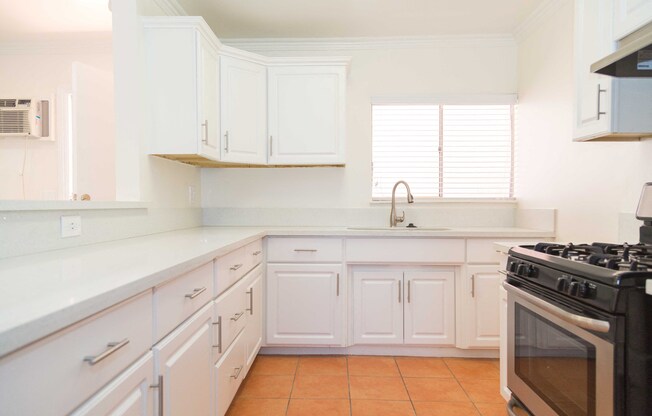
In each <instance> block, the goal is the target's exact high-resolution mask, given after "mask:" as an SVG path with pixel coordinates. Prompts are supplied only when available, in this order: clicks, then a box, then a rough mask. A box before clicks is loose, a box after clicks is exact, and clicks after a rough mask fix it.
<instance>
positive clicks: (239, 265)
mask: <svg viewBox="0 0 652 416" xmlns="http://www.w3.org/2000/svg"><path fill="white" fill-rule="evenodd" d="M240 267H242V264H236V265H235V266H231V270H233V271H236V270H238V269H239V268H240Z"/></svg>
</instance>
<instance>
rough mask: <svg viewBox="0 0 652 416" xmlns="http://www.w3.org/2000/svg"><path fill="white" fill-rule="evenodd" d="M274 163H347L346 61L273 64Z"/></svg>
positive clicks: (270, 107) (271, 151) (270, 87)
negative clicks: (339, 63) (293, 64)
mask: <svg viewBox="0 0 652 416" xmlns="http://www.w3.org/2000/svg"><path fill="white" fill-rule="evenodd" d="M268 97H269V105H268V111H269V124H268V125H269V129H268V134H269V155H268V163H269V164H271V165H342V164H344V163H345V157H344V152H345V140H344V136H345V129H346V124H345V111H346V109H345V103H346V66H345V65H344V64H341V65H316V64H315V65H296V66H271V67H270V68H269V69H268Z"/></svg>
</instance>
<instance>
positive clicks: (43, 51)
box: [0, 32, 113, 55]
mask: <svg viewBox="0 0 652 416" xmlns="http://www.w3.org/2000/svg"><path fill="white" fill-rule="evenodd" d="M112 52H113V39H112V37H111V32H106V33H102V34H101V35H100V36H88V37H85V36H81V37H80V38H79V39H48V40H22V41H14V42H0V55H67V54H80V55H91V54H93V55H95V54H100V55H101V54H110V53H112Z"/></svg>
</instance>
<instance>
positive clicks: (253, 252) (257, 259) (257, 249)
mask: <svg viewBox="0 0 652 416" xmlns="http://www.w3.org/2000/svg"><path fill="white" fill-rule="evenodd" d="M245 253H246V256H247V259H248V263H247V270H251V269H253V268H254V267H256V266H258V265H259V264H260V263H261V262H262V261H263V240H256V241H254V242H253V243H249V244H247V246H246V247H245Z"/></svg>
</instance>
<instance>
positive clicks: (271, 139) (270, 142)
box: [269, 136, 274, 156]
mask: <svg viewBox="0 0 652 416" xmlns="http://www.w3.org/2000/svg"><path fill="white" fill-rule="evenodd" d="M273 140H274V136H269V155H270V156H272V154H273V150H274V149H273V148H272V143H273Z"/></svg>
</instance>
